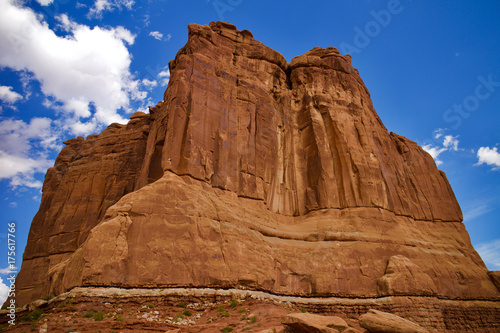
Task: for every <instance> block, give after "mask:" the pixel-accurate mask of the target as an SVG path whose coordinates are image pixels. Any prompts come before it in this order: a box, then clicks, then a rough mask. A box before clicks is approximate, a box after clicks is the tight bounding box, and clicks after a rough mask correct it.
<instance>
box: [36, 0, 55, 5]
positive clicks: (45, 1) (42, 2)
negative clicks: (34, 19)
mask: <svg viewBox="0 0 500 333" xmlns="http://www.w3.org/2000/svg"><path fill="white" fill-rule="evenodd" d="M36 1H37V2H38V3H39V4H40V5H42V6H48V5H50V4H52V3H53V2H54V0H36Z"/></svg>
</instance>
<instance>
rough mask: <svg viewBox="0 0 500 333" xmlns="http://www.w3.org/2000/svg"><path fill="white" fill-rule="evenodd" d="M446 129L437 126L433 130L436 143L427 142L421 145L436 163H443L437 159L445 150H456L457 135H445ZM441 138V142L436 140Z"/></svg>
mask: <svg viewBox="0 0 500 333" xmlns="http://www.w3.org/2000/svg"><path fill="white" fill-rule="evenodd" d="M445 132H446V129H443V128H439V129H437V130H436V131H435V132H434V139H435V142H436V144H434V145H433V144H427V145H424V146H422V149H423V150H425V151H426V152H428V153H429V154H430V155H431V156H432V158H433V159H434V161H435V162H436V164H437V165H441V164H443V161H441V160H440V159H439V155H441V154H442V153H444V152H445V151H458V150H459V148H458V144H459V141H458V135H457V136H453V135H445ZM438 140H442V142H438Z"/></svg>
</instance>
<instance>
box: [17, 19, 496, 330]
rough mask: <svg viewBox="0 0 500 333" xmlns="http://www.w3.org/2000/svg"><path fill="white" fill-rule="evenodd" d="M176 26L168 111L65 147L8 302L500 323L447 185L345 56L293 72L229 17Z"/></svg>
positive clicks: (161, 106) (331, 53) (161, 108)
mask: <svg viewBox="0 0 500 333" xmlns="http://www.w3.org/2000/svg"><path fill="white" fill-rule="evenodd" d="M188 30H189V39H188V42H187V44H186V45H185V46H184V47H183V48H182V49H181V50H180V51H179V52H178V53H177V55H176V57H175V59H174V60H172V61H170V63H169V66H170V71H171V77H170V83H169V85H168V88H167V89H166V91H165V94H164V99H163V102H159V103H158V105H156V106H155V107H152V108H150V112H149V114H145V113H142V112H137V113H135V114H133V115H132V116H131V119H130V121H129V122H128V124H126V125H120V124H112V125H110V126H109V127H108V128H106V129H105V130H104V131H103V132H102V133H100V134H98V135H90V136H88V137H87V138H86V139H84V138H82V137H78V138H75V139H71V140H69V141H66V142H65V144H66V147H65V148H64V149H63V150H62V151H61V152H60V154H59V156H58V158H57V160H56V162H55V165H54V167H52V168H50V169H49V170H48V172H47V175H46V178H45V182H44V185H43V196H42V202H41V206H40V210H39V211H38V213H37V214H36V216H35V217H34V220H33V223H32V226H31V229H30V232H29V239H28V243H27V246H26V250H25V253H24V257H23V263H22V268H21V270H20V273H19V275H18V277H17V280H16V286H17V288H18V294H17V303H18V305H22V304H27V303H29V302H31V301H34V300H37V299H40V298H42V297H44V296H47V295H59V294H61V293H63V292H66V291H68V290H71V289H72V288H74V287H119V288H173V287H189V288H236V289H248V290H259V291H265V292H268V293H271V294H275V295H283V296H286V295H288V296H297V297H302V298H301V299H304V300H305V299H307V298H308V297H315V298H325V299H328V298H336V299H343V300H352V301H353V302H355V300H359V299H364V300H365V301H366V300H369V299H373V301H374V302H383V303H384V304H385V305H384V306H385V307H386V308H387V309H389V310H391V311H392V312H394V313H397V314H399V315H402V316H403V317H404V316H405V315H406V316H408V315H409V314H411V313H413V314H415V313H418V312H419V311H420V312H421V315H420V317H419V316H418V315H414V316H413V318H414V319H415V320H416V321H417V322H418V321H420V322H424V324H425V325H427V326H429V325H431V326H432V325H434V326H435V327H441V328H442V329H443V330H444V328H450V327H454V326H453V325H455V326H456V325H459V326H460V325H462V324H464V323H467V327H472V328H474V327H475V329H473V331H476V332H478V331H481V330H483V329H484V330H488V327H489V329H491V328H492V327H496V328H497V329H498V328H499V326H500V324H499V322H500V302H499V301H500V292H499V289H498V288H499V282H498V281H499V276H498V273H495V272H488V269H487V268H486V266H485V265H484V263H483V261H482V260H481V258H480V257H479V255H478V254H477V252H476V251H475V250H474V248H473V247H472V245H471V242H470V239H469V236H468V233H467V231H466V229H465V227H464V225H463V223H462V213H461V210H460V207H459V205H458V203H457V200H456V199H455V196H454V194H453V191H452V189H451V187H450V184H449V183H448V180H447V178H446V175H445V174H444V172H442V171H440V170H438V169H437V167H436V164H435V162H434V160H433V159H432V157H431V156H430V155H429V154H427V153H426V152H425V151H423V150H422V148H421V147H419V146H418V145H417V144H416V143H415V142H413V141H410V140H408V139H407V138H405V137H403V136H400V135H397V134H394V133H389V132H388V131H387V129H386V128H385V127H384V125H383V124H382V121H381V120H380V118H379V117H378V115H377V113H376V112H375V110H374V108H373V105H372V102H371V100H370V94H369V92H368V90H367V88H366V87H365V85H364V83H363V81H362V80H361V78H360V76H359V74H358V71H357V70H356V69H354V68H353V67H352V65H351V58H350V56H349V55H345V56H342V55H341V54H340V53H339V52H338V50H337V49H336V48H334V47H328V48H326V49H323V48H320V47H315V48H313V49H312V50H311V51H309V52H307V53H305V54H304V55H301V56H298V57H295V58H293V59H292V61H291V62H290V63H288V62H287V60H286V59H285V58H284V57H283V56H282V55H281V54H280V53H278V52H276V51H274V50H272V49H270V48H269V47H267V46H265V45H263V44H262V43H261V42H259V41H256V40H255V39H254V38H253V36H252V34H251V33H250V32H249V31H247V30H243V31H238V30H237V29H236V27H234V26H233V25H231V24H228V23H224V22H217V23H214V22H212V23H210V25H208V26H207V25H205V26H201V25H197V24H191V25H189V29H188ZM343 304H344V305H343V309H344V310H345V311H347V310H346V309H348V308H349V305H346V304H349V303H345V302H344V303H343ZM352 304H354V303H352ZM353 307H354V305H353ZM334 308H335V307H334V306H333V307H332V308H331V309H330V310H329V311H330V312H332V311H333V312H335V311H334ZM365 310H366V311H367V310H368V308H367V309H365ZM366 311H364V312H366ZM354 312H356V311H354ZM358 312H359V311H358ZM364 312H360V313H357V314H358V315H359V314H362V313H364ZM419 318H420V319H419ZM426 318H427V319H426ZM428 318H437V319H436V320H434V321H432V322H431V323H429V322H427V323H425V320H428ZM436 323H437V324H436ZM495 324H496V326H495ZM440 325H441V326H440ZM492 325H493V326H492ZM494 329H495V328H493V330H494Z"/></svg>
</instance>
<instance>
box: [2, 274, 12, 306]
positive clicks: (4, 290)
mask: <svg viewBox="0 0 500 333" xmlns="http://www.w3.org/2000/svg"><path fill="white" fill-rule="evenodd" d="M9 291H10V288H9V287H8V286H7V285H6V284H5V283H3V279H2V278H0V303H1V304H3V303H4V302H5V301H6V300H7V297H8V296H9Z"/></svg>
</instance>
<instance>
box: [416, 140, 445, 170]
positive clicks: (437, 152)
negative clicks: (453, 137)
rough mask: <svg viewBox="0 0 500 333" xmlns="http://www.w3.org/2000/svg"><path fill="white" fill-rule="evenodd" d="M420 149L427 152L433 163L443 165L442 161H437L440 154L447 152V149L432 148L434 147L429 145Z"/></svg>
mask: <svg viewBox="0 0 500 333" xmlns="http://www.w3.org/2000/svg"><path fill="white" fill-rule="evenodd" d="M422 149H423V150H425V151H426V152H428V153H429V154H430V155H431V156H432V158H433V159H434V161H436V164H437V165H441V164H443V161H440V160H439V159H438V157H439V155H441V153H442V152H444V151H447V150H448V149H447V148H439V147H434V146H432V145H430V144H428V145H425V146H422Z"/></svg>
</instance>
